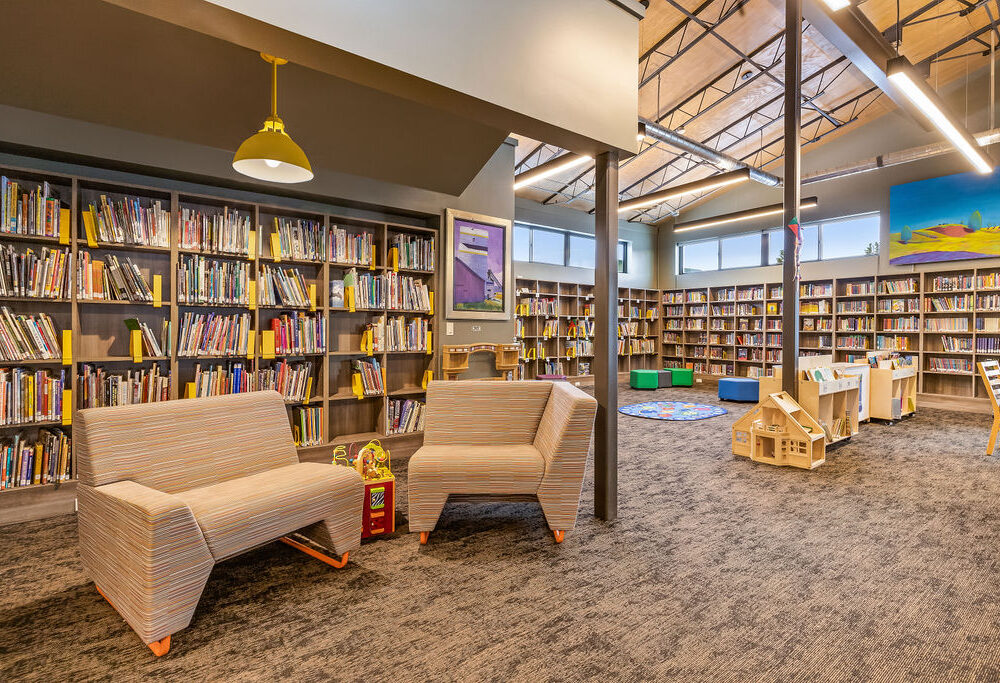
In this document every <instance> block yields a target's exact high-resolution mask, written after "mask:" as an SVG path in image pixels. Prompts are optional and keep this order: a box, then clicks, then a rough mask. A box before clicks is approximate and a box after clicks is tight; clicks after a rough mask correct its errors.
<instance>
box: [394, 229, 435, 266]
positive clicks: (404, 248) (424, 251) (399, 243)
mask: <svg viewBox="0 0 1000 683" xmlns="http://www.w3.org/2000/svg"><path fill="white" fill-rule="evenodd" d="M392 248H394V249H395V250H396V257H395V258H396V259H397V262H398V263H392V264H390V265H393V266H396V265H398V267H400V268H411V269H413V270H434V268H435V267H436V258H437V257H436V251H435V249H434V238H433V237H418V236H416V235H394V236H393V238H392Z"/></svg>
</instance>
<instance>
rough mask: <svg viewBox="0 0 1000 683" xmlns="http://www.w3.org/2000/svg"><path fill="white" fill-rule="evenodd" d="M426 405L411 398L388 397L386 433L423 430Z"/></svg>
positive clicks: (407, 432) (406, 432) (405, 432)
mask: <svg viewBox="0 0 1000 683" xmlns="http://www.w3.org/2000/svg"><path fill="white" fill-rule="evenodd" d="M426 414H427V406H426V405H425V404H424V403H423V402H421V401H416V400H413V399H402V400H401V399H389V404H388V410H387V412H386V429H385V432H386V434H409V433H411V432H422V431H423V430H424V419H425V418H426Z"/></svg>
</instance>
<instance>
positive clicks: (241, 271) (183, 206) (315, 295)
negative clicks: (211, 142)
mask: <svg viewBox="0 0 1000 683" xmlns="http://www.w3.org/2000/svg"><path fill="white" fill-rule="evenodd" d="M0 175H2V176H4V178H5V182H4V191H5V192H6V193H7V194H6V201H5V202H4V206H5V207H7V209H6V211H5V214H4V216H3V217H2V219H0V220H3V221H5V224H4V225H2V226H0V249H2V250H3V254H4V257H5V258H4V263H3V264H0V269H2V270H3V272H2V273H0V285H2V287H0V306H2V307H3V309H2V315H3V316H4V317H5V320H4V321H2V322H3V327H4V328H5V329H4V330H3V331H2V332H0V333H2V334H3V335H4V336H6V337H8V338H9V335H10V334H11V329H12V328H18V329H22V330H23V329H25V328H26V327H30V328H31V329H37V330H39V331H40V332H45V331H46V330H47V329H49V328H51V330H52V335H53V336H54V339H55V344H51V343H49V344H47V345H46V344H45V341H46V340H45V338H41V340H40V342H39V345H41V346H42V349H43V350H42V351H34V352H30V351H29V352H25V353H22V352H20V351H17V350H16V349H15V347H12V346H10V345H8V349H7V351H5V352H4V355H3V356H2V358H5V359H6V360H0V378H2V379H3V380H4V381H6V382H7V383H8V388H9V387H10V384H11V383H13V386H14V388H15V389H17V390H18V391H19V392H20V395H21V396H22V397H29V396H30V397H35V399H36V400H35V404H36V407H37V408H38V410H34V409H32V410H28V409H27V408H26V407H25V406H24V405H20V406H18V409H17V410H15V409H14V408H12V407H11V406H10V405H7V406H4V409H5V412H2V418H3V419H2V423H0V432H2V437H3V438H4V444H5V447H6V448H8V449H10V448H14V449H16V448H24V447H25V444H27V445H28V446H29V447H31V448H32V449H35V450H37V447H36V443H38V444H42V446H43V447H44V448H46V449H48V448H49V447H50V446H51V445H52V444H50V441H51V440H52V439H53V438H57V437H60V436H64V437H66V441H67V444H66V458H67V460H66V462H65V464H60V461H59V460H58V457H59V455H60V454H59V453H56V454H55V456H54V457H55V458H56V460H54V461H53V460H52V459H51V458H50V457H49V454H47V453H46V454H43V455H42V457H41V458H36V462H40V463H41V467H40V468H39V467H38V466H35V470H39V469H40V470H41V476H38V475H37V474H36V473H35V472H32V473H31V475H30V476H21V477H20V478H17V481H16V482H14V481H11V480H8V481H7V483H6V484H5V485H4V486H3V487H2V488H0V507H8V505H7V501H5V500H3V496H4V494H6V493H8V492H9V493H12V494H13V493H15V492H18V491H21V492H24V491H34V492H38V491H44V490H46V489H51V488H54V487H56V486H58V485H60V484H64V483H65V484H70V488H72V483H73V480H74V477H75V471H76V469H75V464H74V463H73V460H72V451H71V449H70V448H69V447H68V442H69V440H70V439H71V431H72V422H73V413H74V412H75V411H76V410H79V409H82V408H85V407H99V406H105V405H120V404H125V403H145V402H152V401H160V400H173V399H183V398H188V397H197V396H207V395H217V394H228V393H234V392H237V391H249V390H256V389H275V390H277V391H279V392H280V393H282V394H283V395H284V396H285V399H286V405H287V407H288V417H289V422H290V425H291V426H292V430H293V433H294V435H295V438H296V442H297V444H298V446H299V452H300V457H301V458H302V459H310V458H312V459H321V460H324V461H325V460H327V459H328V452H329V448H328V446H329V445H330V444H349V443H355V442H366V441H368V440H370V439H373V438H378V439H381V440H383V443H384V442H385V441H386V440H389V442H392V441H393V440H396V439H406V438H409V439H412V438H419V436H420V432H419V431H416V430H415V427H416V426H418V425H419V421H415V420H412V419H409V420H408V419H407V418H408V416H409V414H410V412H411V411H412V410H416V411H417V412H418V413H419V412H422V411H420V408H421V407H422V402H423V400H424V395H425V386H426V381H427V379H428V378H429V376H430V374H431V373H430V370H431V368H432V367H433V364H432V363H433V359H434V341H435V337H436V334H435V329H434V308H433V307H434V292H435V291H436V290H437V278H436V275H435V268H436V265H437V264H436V259H437V258H438V256H437V252H436V248H437V241H436V238H437V230H436V229H434V228H428V227H423V226H416V225H407V224H400V223H394V222H389V221H385V220H366V219H359V218H351V217H346V216H339V215H334V214H332V213H309V212H303V211H298V210H294V209H289V208H285V207H282V206H280V205H273V206H272V205H266V204H262V203H249V202H240V201H232V200H229V199H225V198H221V197H213V196H206V195H196V194H187V193H184V192H177V191H164V190H162V189H157V188H155V187H145V186H139V185H128V184H118V183H111V182H106V181H96V180H91V179H87V178H83V177H76V176H63V175H59V174H50V173H45V174H40V173H37V172H33V171H30V170H24V169H14V168H2V169H0ZM14 183H17V185H16V187H14V185H13V184H14ZM39 197H41V199H39ZM11 207H13V208H11ZM34 258H38V259H40V262H39V264H35V265H32V264H33V263H34V262H33V261H32V262H29V263H27V265H26V266H25V267H24V268H21V269H20V272H17V271H18V269H17V268H15V269H14V270H13V271H12V270H11V269H10V268H9V267H8V266H10V264H13V263H20V262H22V261H24V260H25V259H34ZM18 259H20V261H18ZM23 273H28V274H30V277H28V282H27V284H28V286H27V287H25V286H24V285H25V283H26V280H25V277H24V275H23ZM32 282H34V283H35V284H34V285H32V284H31V283H32ZM50 347H51V348H50ZM12 349H15V350H12ZM36 387H37V389H36ZM56 447H57V450H58V444H56ZM38 452H40V451H38ZM21 461H22V462H23V461H24V458H21ZM53 462H54V463H55V464H53ZM46 468H49V469H50V470H51V471H52V473H53V476H54V477H56V478H54V479H52V478H51V477H50V480H48V481H47V480H46V477H45V472H46ZM29 469H30V468H29ZM25 472H27V470H25ZM19 474H20V473H19ZM32 500H33V501H36V500H37V493H35V494H33V496H32ZM14 504H16V503H14Z"/></svg>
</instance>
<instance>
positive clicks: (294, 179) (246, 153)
mask: <svg viewBox="0 0 1000 683" xmlns="http://www.w3.org/2000/svg"><path fill="white" fill-rule="evenodd" d="M260 56H261V58H262V59H263V60H264V61H265V62H268V63H269V64H270V65H271V115H270V116H268V117H267V118H266V119H264V127H263V128H261V129H260V130H259V131H257V132H256V133H254V134H253V135H251V136H250V137H248V138H247V139H246V140H244V141H243V144H242V145H240V148H239V149H238V150H236V155H235V156H233V168H234V169H236V170H237V171H238V172H240V173H242V174H243V175H248V176H250V177H251V178H256V179H257V180H270V181H271V182H275V183H302V182H305V181H307V180H312V178H313V172H312V166H310V165H309V159H307V158H306V154H305V152H303V151H302V148H301V147H299V146H298V145H296V144H295V142H294V141H293V140H292V138H291V137H289V135H288V133H286V132H285V123H284V122H283V121H282V120H281V119H279V118H278V67H279V66H280V65H282V64H287V63H288V60H287V59H282V58H281V57H275V56H274V55H269V54H265V53H263V52H261V53H260Z"/></svg>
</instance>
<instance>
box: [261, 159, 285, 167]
mask: <svg viewBox="0 0 1000 683" xmlns="http://www.w3.org/2000/svg"><path fill="white" fill-rule="evenodd" d="M264 163H265V164H266V165H267V167H268V168H278V166H281V162H280V161H275V160H274V159H264Z"/></svg>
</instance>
